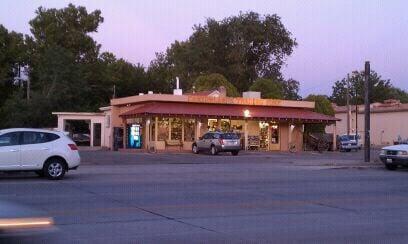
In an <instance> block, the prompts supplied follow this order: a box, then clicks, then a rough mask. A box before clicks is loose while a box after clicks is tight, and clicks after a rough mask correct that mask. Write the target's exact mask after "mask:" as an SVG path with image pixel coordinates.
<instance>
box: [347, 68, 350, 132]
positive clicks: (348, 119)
mask: <svg viewBox="0 0 408 244" xmlns="http://www.w3.org/2000/svg"><path fill="white" fill-rule="evenodd" d="M346 104H347V135H350V127H351V126H350V119H351V109H350V76H349V74H347V87H346Z"/></svg>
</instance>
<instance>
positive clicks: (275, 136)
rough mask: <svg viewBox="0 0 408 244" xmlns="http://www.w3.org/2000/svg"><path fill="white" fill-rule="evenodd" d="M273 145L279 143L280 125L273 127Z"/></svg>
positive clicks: (273, 125)
mask: <svg viewBox="0 0 408 244" xmlns="http://www.w3.org/2000/svg"><path fill="white" fill-rule="evenodd" d="M271 143H272V144H278V143H279V125H277V124H272V125H271Z"/></svg>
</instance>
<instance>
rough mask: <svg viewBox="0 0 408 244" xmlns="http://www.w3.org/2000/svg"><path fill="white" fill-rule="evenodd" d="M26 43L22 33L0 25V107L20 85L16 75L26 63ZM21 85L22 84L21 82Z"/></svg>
mask: <svg viewBox="0 0 408 244" xmlns="http://www.w3.org/2000/svg"><path fill="white" fill-rule="evenodd" d="M27 58H28V57H27V45H26V43H25V38H24V36H23V35H22V34H19V33H16V32H9V31H8V30H7V29H6V28H5V27H4V26H3V25H0V107H1V106H2V104H3V103H4V101H5V100H6V99H7V98H8V97H9V96H10V95H11V94H12V93H13V91H14V90H15V89H16V87H17V86H16V85H20V83H21V80H17V78H18V76H20V75H23V72H22V71H23V70H22V68H23V67H24V66H25V65H26V64H27ZM21 85H23V84H21Z"/></svg>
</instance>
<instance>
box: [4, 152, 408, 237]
mask: <svg viewBox="0 0 408 244" xmlns="http://www.w3.org/2000/svg"><path fill="white" fill-rule="evenodd" d="M81 155H82V158H83V161H84V163H83V165H82V166H81V167H80V169H79V170H78V171H72V172H69V174H68V175H67V176H66V178H65V179H64V180H62V181H48V180H45V179H41V178H38V177H36V176H35V175H34V174H31V173H24V174H15V175H9V174H1V175H0V182H1V187H0V199H7V200H10V201H14V202H18V203H21V204H26V205H29V206H31V207H34V208H36V209H39V210H41V211H43V212H44V215H46V216H52V217H54V219H55V221H56V224H57V227H58V230H57V231H55V232H52V233H48V234H44V235H38V236H20V237H12V238H7V239H1V241H3V242H7V243H92V242H93V243H207V242H219V243H225V242H228V243H235V242H245V243H246V242H257V243H258V242H269V243H270V242H275V243H288V242H289V243H296V242H302V243H303V242H310V243H345V242H348V243H353V242H359V243H360V242H370V243H377V242H378V243H390V242H393V243H399V242H400V243H406V242H407V241H408V232H407V231H406V226H407V224H408V181H407V176H408V175H407V174H408V171H406V170H399V171H395V172H391V171H387V170H385V169H384V168H383V167H382V166H381V165H380V164H378V163H371V164H369V165H367V164H366V165H364V163H362V160H361V159H362V158H361V157H362V156H361V154H359V153H350V154H339V153H327V154H323V155H322V154H314V153H299V154H285V153H243V154H242V155H240V156H237V157H233V156H229V155H219V156H215V157H213V156H209V155H192V154H179V153H174V154H153V155H152V154H139V155H135V154H123V153H122V154H119V153H115V152H103V151H98V152H81Z"/></svg>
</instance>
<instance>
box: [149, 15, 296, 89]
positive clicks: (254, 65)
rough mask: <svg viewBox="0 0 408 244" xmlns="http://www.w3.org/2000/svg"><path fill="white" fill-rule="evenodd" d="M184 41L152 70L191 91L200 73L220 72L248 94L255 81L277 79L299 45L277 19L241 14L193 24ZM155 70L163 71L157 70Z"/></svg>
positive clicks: (158, 61) (162, 58) (278, 18)
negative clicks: (288, 58)
mask: <svg viewBox="0 0 408 244" xmlns="http://www.w3.org/2000/svg"><path fill="white" fill-rule="evenodd" d="M193 30H194V32H193V34H192V35H191V36H190V37H189V38H188V40H186V41H182V42H179V41H176V42H174V43H173V44H172V45H171V46H170V47H169V48H168V49H167V51H166V52H165V54H158V56H157V59H156V61H155V62H154V64H155V65H154V67H155V69H156V70H160V71H163V70H166V71H168V72H169V74H171V75H172V76H176V75H177V76H179V77H180V78H181V80H183V81H186V82H185V83H186V84H184V85H185V87H183V88H184V89H190V88H191V85H192V83H193V82H194V80H195V79H196V78H197V77H198V76H200V75H202V74H211V73H219V74H222V75H224V76H225V77H226V78H227V79H228V80H230V81H231V83H232V84H233V85H234V86H235V87H237V89H238V91H239V92H242V91H246V90H248V88H249V87H250V86H251V85H252V83H253V82H254V81H255V80H256V79H257V78H259V77H280V76H281V72H280V69H281V66H282V65H283V64H284V63H285V59H286V57H287V56H289V55H290V54H291V53H292V51H293V48H294V47H295V46H296V45H297V43H296V41H295V40H294V39H293V38H292V35H291V33H290V32H289V31H288V30H287V29H286V28H285V26H284V25H283V23H282V22H281V19H280V17H279V16H277V15H265V16H260V15H259V14H257V13H254V12H248V13H240V14H239V15H238V16H231V17H229V18H225V19H223V20H221V21H217V20H214V19H211V18H210V19H207V21H206V23H205V24H204V25H195V26H194V28H193ZM157 67H162V68H160V69H157Z"/></svg>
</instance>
